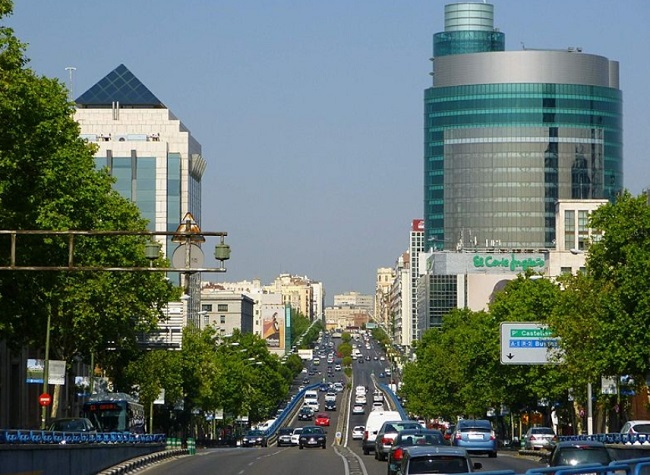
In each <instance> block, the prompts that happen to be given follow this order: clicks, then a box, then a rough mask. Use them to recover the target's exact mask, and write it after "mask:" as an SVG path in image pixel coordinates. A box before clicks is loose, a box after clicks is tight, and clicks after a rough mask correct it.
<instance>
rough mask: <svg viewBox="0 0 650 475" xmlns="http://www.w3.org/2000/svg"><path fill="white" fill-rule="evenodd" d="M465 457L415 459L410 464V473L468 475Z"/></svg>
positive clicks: (425, 457)
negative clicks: (464, 474)
mask: <svg viewBox="0 0 650 475" xmlns="http://www.w3.org/2000/svg"><path fill="white" fill-rule="evenodd" d="M469 471H470V470H469V468H468V466H467V461H466V460H465V457H448V456H445V457H431V456H424V457H413V458H411V460H410V462H409V467H408V473H409V474H420V473H466V472H469Z"/></svg>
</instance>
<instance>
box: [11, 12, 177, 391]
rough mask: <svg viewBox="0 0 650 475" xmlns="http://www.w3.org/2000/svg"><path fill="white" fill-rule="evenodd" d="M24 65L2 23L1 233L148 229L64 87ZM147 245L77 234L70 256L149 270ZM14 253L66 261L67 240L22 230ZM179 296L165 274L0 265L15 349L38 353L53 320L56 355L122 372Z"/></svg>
mask: <svg viewBox="0 0 650 475" xmlns="http://www.w3.org/2000/svg"><path fill="white" fill-rule="evenodd" d="M11 12H12V2H11V1H10V0H0V21H4V19H5V18H6V17H7V16H8V15H10V14H11ZM27 64H28V60H27V58H26V56H25V46H24V45H23V44H22V43H21V42H20V41H19V40H18V39H17V38H16V37H15V36H14V33H13V31H12V30H11V29H10V28H8V27H6V26H4V25H2V24H0V123H1V124H2V127H0V229H2V230H95V231H111V230H122V231H133V232H142V231H146V230H147V222H146V221H145V220H144V219H143V218H142V217H141V215H140V212H139V210H138V208H137V207H136V205H135V204H134V203H132V202H130V201H128V200H126V199H125V198H123V197H122V196H121V195H120V194H119V193H118V192H116V191H114V190H113V188H112V186H113V183H114V180H113V178H112V177H111V176H110V175H109V174H108V173H107V172H106V171H105V170H104V171H97V170H96V169H95V166H94V158H93V153H94V148H93V147H92V146H91V145H89V144H87V143H86V142H85V141H83V140H82V139H81V138H80V136H79V126H78V124H77V122H75V120H74V111H75V110H74V104H73V103H71V102H70V101H69V99H68V91H67V89H66V87H65V86H64V85H63V84H62V83H61V82H60V81H58V80H56V79H50V78H46V77H42V76H37V75H36V74H35V73H34V72H33V71H32V70H31V69H30V68H28V67H27ZM147 242H148V239H147V238H146V237H145V236H135V235H133V236H115V237H111V238H106V237H104V238H99V237H90V236H89V237H84V238H83V239H81V238H79V239H78V240H77V241H75V254H74V260H75V263H76V264H77V265H80V266H81V265H85V266H98V267H99V266H120V267H135V266H138V267H147V266H148V265H149V260H148V259H147V258H146V257H145V252H144V249H145V245H146V244H147ZM16 251H17V252H16V259H17V265H19V266H44V267H55V266H65V265H66V264H67V262H68V242H67V238H66V237H63V236H54V235H49V236H43V235H39V236H21V237H19V239H18V242H17V246H16ZM10 255H11V242H10V236H9V235H8V234H2V235H0V265H2V266H5V267H6V266H9V263H10V260H9V259H10ZM154 264H156V265H162V264H163V262H162V259H158V262H155V263H154ZM179 295H180V294H179V292H178V289H175V288H173V287H172V286H170V285H168V283H167V282H166V281H165V279H164V276H163V275H161V274H160V273H146V272H139V273H136V272H121V273H120V272H115V273H108V272H35V271H29V272H28V271H2V272H0V341H4V342H5V343H6V345H7V346H8V347H9V348H11V349H13V350H18V349H21V348H32V349H33V350H31V351H30V355H31V356H36V354H35V351H34V349H40V348H42V347H43V345H44V342H45V339H46V333H47V332H46V328H47V320H48V317H49V318H51V332H50V336H51V350H50V359H60V360H65V361H67V362H68V364H69V365H70V364H72V362H73V361H75V360H78V359H81V360H83V361H85V362H86V363H89V360H90V355H91V354H94V355H95V356H96V361H97V362H98V363H99V364H100V365H101V366H102V367H103V368H105V369H106V370H107V371H109V372H110V371H112V370H114V369H115V370H119V369H120V368H123V367H125V366H126V364H125V362H126V361H128V358H129V357H130V354H131V353H132V352H133V351H136V350H137V341H138V338H137V337H138V335H139V334H141V333H145V332H147V331H150V330H152V329H153V328H155V327H156V324H157V323H158V321H159V320H160V319H162V318H164V315H163V314H162V309H163V308H164V306H165V305H166V303H167V302H169V301H170V300H177V299H178V297H179ZM116 348H117V349H118V350H119V351H113V350H114V349H116ZM42 355H43V354H42V353H40V357H42ZM71 386H72V385H68V386H67V387H71Z"/></svg>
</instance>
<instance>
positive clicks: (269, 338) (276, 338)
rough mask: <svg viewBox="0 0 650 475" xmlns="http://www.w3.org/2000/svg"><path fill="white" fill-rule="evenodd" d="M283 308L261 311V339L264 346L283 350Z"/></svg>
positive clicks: (269, 308) (268, 308) (267, 308)
mask: <svg viewBox="0 0 650 475" xmlns="http://www.w3.org/2000/svg"><path fill="white" fill-rule="evenodd" d="M284 332H285V326H284V308H283V307H266V308H263V309H262V338H264V339H265V340H266V346H268V347H269V348H274V349H284Z"/></svg>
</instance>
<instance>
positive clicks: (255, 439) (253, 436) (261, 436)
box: [241, 429, 267, 447]
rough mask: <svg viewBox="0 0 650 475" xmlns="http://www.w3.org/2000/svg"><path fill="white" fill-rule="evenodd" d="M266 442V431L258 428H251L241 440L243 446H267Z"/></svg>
mask: <svg viewBox="0 0 650 475" xmlns="http://www.w3.org/2000/svg"><path fill="white" fill-rule="evenodd" d="M266 444H267V441H266V435H265V433H264V431H262V430H258V429H253V430H249V431H248V432H247V433H246V434H245V435H244V437H242V440H241V445H242V447H255V446H256V445H259V446H260V447H266Z"/></svg>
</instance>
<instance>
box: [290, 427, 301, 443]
mask: <svg viewBox="0 0 650 475" xmlns="http://www.w3.org/2000/svg"><path fill="white" fill-rule="evenodd" d="M301 433H302V427H296V428H295V429H294V430H293V433H292V434H291V445H298V441H299V439H300V434H301Z"/></svg>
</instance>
